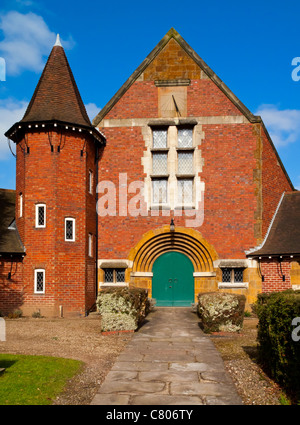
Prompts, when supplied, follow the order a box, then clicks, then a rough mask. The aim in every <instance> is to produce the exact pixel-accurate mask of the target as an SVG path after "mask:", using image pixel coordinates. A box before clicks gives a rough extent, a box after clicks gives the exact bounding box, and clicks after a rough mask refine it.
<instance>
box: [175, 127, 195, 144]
mask: <svg viewBox="0 0 300 425" xmlns="http://www.w3.org/2000/svg"><path fill="white" fill-rule="evenodd" d="M178 147H179V148H192V147H193V129H192V128H179V129H178Z"/></svg>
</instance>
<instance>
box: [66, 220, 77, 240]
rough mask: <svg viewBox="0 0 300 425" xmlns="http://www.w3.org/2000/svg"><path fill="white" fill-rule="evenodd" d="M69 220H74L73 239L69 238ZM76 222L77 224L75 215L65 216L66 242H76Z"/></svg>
mask: <svg viewBox="0 0 300 425" xmlns="http://www.w3.org/2000/svg"><path fill="white" fill-rule="evenodd" d="M67 221H72V222H73V235H72V236H73V237H72V239H67ZM75 224H76V220H75V218H73V217H66V218H65V242H75Z"/></svg>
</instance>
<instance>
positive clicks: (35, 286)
mask: <svg viewBox="0 0 300 425" xmlns="http://www.w3.org/2000/svg"><path fill="white" fill-rule="evenodd" d="M38 273H43V290H42V291H38V290H37V274H38ZM34 293H35V294H44V293H45V269H35V270H34Z"/></svg>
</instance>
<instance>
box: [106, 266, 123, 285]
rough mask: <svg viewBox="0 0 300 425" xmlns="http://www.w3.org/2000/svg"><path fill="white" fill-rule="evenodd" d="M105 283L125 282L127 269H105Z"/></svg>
mask: <svg viewBox="0 0 300 425" xmlns="http://www.w3.org/2000/svg"><path fill="white" fill-rule="evenodd" d="M103 271H104V282H105V283H124V282H125V269H103Z"/></svg>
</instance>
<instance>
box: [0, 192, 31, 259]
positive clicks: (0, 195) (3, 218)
mask: <svg viewBox="0 0 300 425" xmlns="http://www.w3.org/2000/svg"><path fill="white" fill-rule="evenodd" d="M15 199H16V193H15V190H8V189H0V211H1V213H0V254H23V255H24V254H25V252H24V247H23V245H22V242H21V239H20V237H19V233H18V230H17V228H16V226H15V224H14V218H15Z"/></svg>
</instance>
